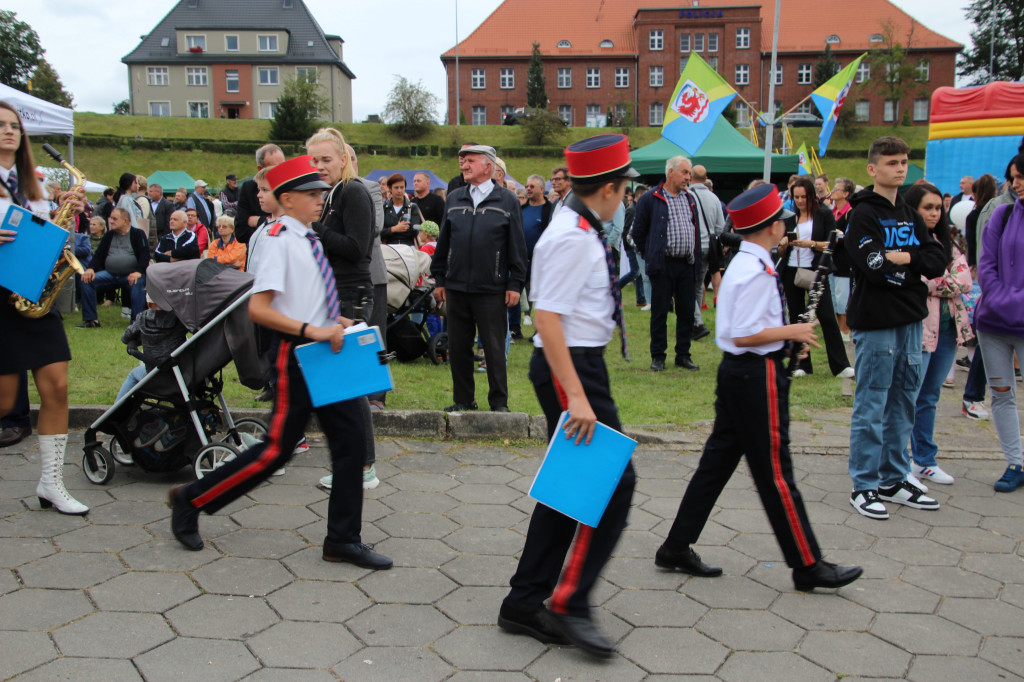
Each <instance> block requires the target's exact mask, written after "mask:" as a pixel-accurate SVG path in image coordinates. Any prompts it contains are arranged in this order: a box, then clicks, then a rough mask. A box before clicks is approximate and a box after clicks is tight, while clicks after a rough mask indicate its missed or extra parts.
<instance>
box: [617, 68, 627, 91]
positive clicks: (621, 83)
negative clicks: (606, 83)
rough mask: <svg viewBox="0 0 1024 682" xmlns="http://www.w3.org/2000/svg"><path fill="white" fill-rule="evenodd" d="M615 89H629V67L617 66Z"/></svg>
mask: <svg viewBox="0 0 1024 682" xmlns="http://www.w3.org/2000/svg"><path fill="white" fill-rule="evenodd" d="M615 87H617V88H628V87H629V67H628V66H618V67H616V68H615Z"/></svg>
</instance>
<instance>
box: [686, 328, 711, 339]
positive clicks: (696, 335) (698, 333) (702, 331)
mask: <svg viewBox="0 0 1024 682" xmlns="http://www.w3.org/2000/svg"><path fill="white" fill-rule="evenodd" d="M710 333H711V332H710V331H709V330H708V328H707V327H705V326H704V325H701V326H699V327H694V329H693V334H692V335H691V337H690V338H692V339H693V340H694V341H700V340H701V339H703V338H704V337H705V336H707V335H708V334H710Z"/></svg>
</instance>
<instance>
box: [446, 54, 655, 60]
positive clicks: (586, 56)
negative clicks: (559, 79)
mask: <svg viewBox="0 0 1024 682" xmlns="http://www.w3.org/2000/svg"><path fill="white" fill-rule="evenodd" d="M639 54H640V53H639V52H616V53H614V54H566V55H558V54H551V55H544V56H545V57H548V56H550V57H552V58H557V59H636V58H637V57H638V56H639ZM530 57H531V55H529V54H521V55H520V54H503V55H488V56H481V55H473V54H471V55H459V61H464V60H467V59H485V60H498V59H505V60H508V59H525V60H529V59H530ZM441 61H442V62H454V61H455V55H453V54H452V55H449V54H443V55H441Z"/></svg>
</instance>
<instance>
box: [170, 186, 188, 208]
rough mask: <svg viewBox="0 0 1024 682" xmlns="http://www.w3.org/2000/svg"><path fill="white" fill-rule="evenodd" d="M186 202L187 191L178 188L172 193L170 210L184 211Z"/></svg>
mask: <svg viewBox="0 0 1024 682" xmlns="http://www.w3.org/2000/svg"><path fill="white" fill-rule="evenodd" d="M186 202H188V190H186V189H185V188H184V187H179V188H178V189H177V190H175V192H174V203H173V204H171V210H174V211H184V210H185V204H186Z"/></svg>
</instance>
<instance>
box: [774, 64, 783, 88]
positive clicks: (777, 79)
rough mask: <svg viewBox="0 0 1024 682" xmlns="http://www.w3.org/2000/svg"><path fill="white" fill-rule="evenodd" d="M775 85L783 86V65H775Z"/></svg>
mask: <svg viewBox="0 0 1024 682" xmlns="http://www.w3.org/2000/svg"><path fill="white" fill-rule="evenodd" d="M775 84H776V85H782V64H776V65H775Z"/></svg>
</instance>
